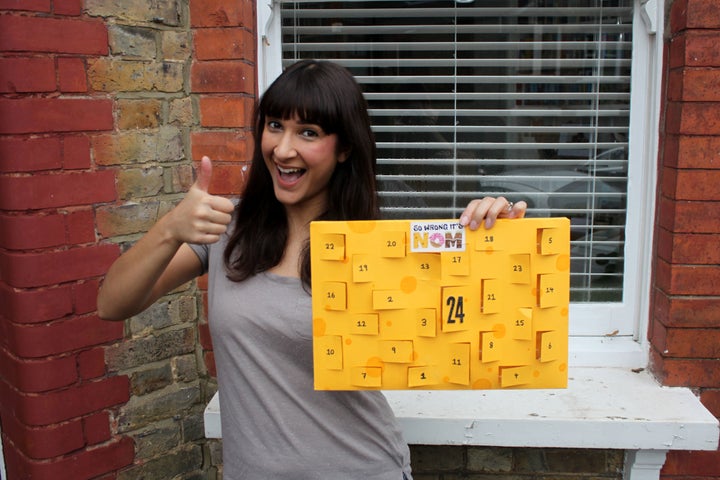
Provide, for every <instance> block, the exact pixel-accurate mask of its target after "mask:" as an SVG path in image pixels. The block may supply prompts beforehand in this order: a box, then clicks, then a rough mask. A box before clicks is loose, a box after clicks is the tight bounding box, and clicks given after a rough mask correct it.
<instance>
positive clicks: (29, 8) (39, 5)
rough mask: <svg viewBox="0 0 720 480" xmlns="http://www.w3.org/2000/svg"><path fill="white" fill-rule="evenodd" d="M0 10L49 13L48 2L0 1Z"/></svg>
mask: <svg viewBox="0 0 720 480" xmlns="http://www.w3.org/2000/svg"><path fill="white" fill-rule="evenodd" d="M0 10H24V11H26V12H50V0H0Z"/></svg>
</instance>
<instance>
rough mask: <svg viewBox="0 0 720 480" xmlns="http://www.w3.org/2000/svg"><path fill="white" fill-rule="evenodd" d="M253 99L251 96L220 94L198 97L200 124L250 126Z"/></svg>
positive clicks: (210, 125) (231, 126) (205, 125)
mask: <svg viewBox="0 0 720 480" xmlns="http://www.w3.org/2000/svg"><path fill="white" fill-rule="evenodd" d="M253 108H254V101H253V99H252V98H251V97H242V96H232V95H221V96H211V97H209V96H202V97H200V124H201V125H202V126H203V127H229V128H233V127H245V128H250V127H251V126H252V122H253V120H252V116H253Z"/></svg>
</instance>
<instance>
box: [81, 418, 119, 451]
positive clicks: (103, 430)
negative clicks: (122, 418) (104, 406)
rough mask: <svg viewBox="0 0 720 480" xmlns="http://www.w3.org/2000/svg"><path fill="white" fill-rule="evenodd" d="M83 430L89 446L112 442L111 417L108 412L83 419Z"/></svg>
mask: <svg viewBox="0 0 720 480" xmlns="http://www.w3.org/2000/svg"><path fill="white" fill-rule="evenodd" d="M83 430H84V432H85V438H86V439H87V443H88V445H95V444H98V443H102V442H107V441H108V440H110V438H111V435H112V432H111V431H110V415H109V414H108V413H107V412H100V413H94V414H92V415H88V416H87V417H85V418H83Z"/></svg>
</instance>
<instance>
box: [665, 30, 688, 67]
mask: <svg viewBox="0 0 720 480" xmlns="http://www.w3.org/2000/svg"><path fill="white" fill-rule="evenodd" d="M686 35H687V32H680V33H679V34H677V35H676V36H674V37H672V38H671V39H670V40H669V41H668V42H666V44H665V45H666V54H667V66H668V67H669V68H671V69H672V68H682V67H684V66H685V65H687V58H686V53H685V49H686V48H687V38H686Z"/></svg>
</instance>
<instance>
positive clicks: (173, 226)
mask: <svg viewBox="0 0 720 480" xmlns="http://www.w3.org/2000/svg"><path fill="white" fill-rule="evenodd" d="M211 178H212V162H211V161H210V159H209V158H208V157H203V158H202V160H201V161H200V166H199V167H198V171H197V179H196V180H195V183H194V184H193V185H192V186H191V187H190V190H189V191H188V193H187V195H185V198H184V199H183V200H182V201H181V202H180V203H179V204H178V205H177V206H176V207H175V208H174V209H173V210H172V211H171V212H170V213H168V215H167V217H168V218H167V219H166V220H167V222H168V223H167V226H168V232H169V234H170V236H171V237H172V238H173V239H174V240H175V241H177V242H179V243H183V242H184V243H215V242H217V241H218V240H219V239H220V235H222V234H223V233H225V231H226V230H227V227H228V225H229V224H230V220H231V219H232V216H231V214H232V212H233V210H234V208H235V206H234V205H233V203H232V202H231V201H230V200H228V199H227V198H225V197H219V196H216V195H211V194H209V193H208V188H209V187H210V179H211Z"/></svg>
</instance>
